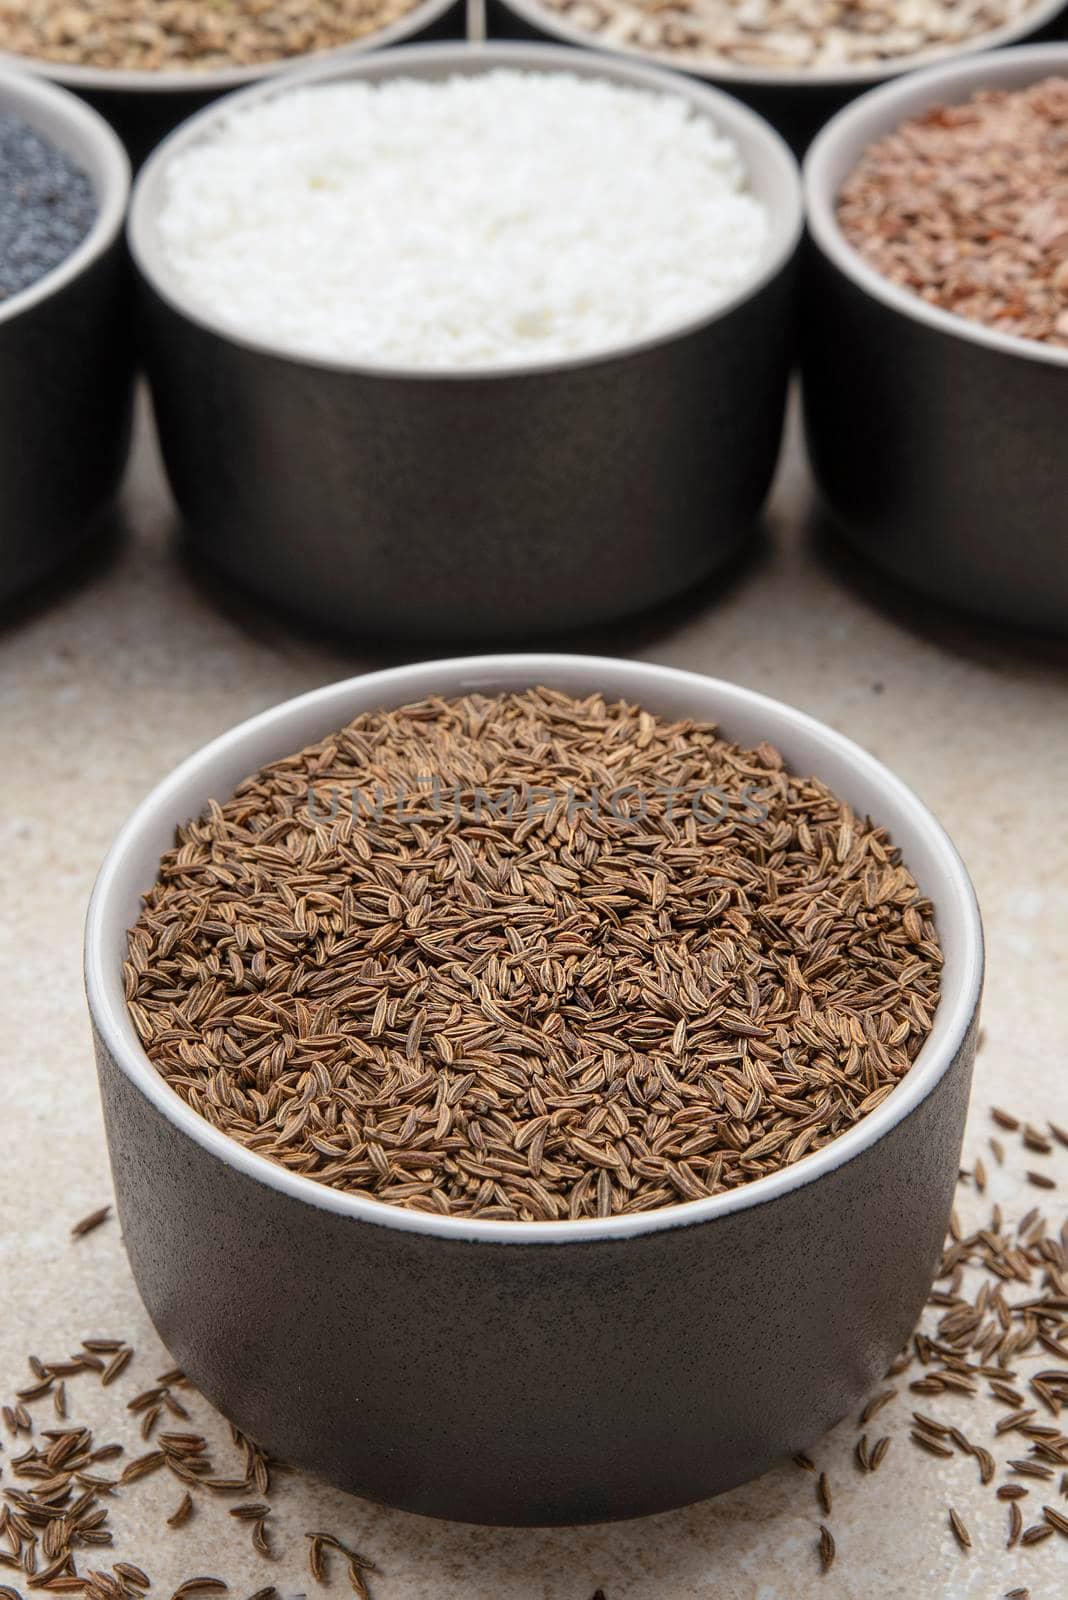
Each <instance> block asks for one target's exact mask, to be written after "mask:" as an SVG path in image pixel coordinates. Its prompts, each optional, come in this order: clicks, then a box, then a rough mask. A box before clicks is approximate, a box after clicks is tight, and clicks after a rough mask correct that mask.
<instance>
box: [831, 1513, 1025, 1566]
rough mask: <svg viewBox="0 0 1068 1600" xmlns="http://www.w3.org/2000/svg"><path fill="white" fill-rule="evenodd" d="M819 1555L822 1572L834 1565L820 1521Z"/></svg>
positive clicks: (832, 1542)
mask: <svg viewBox="0 0 1068 1600" xmlns="http://www.w3.org/2000/svg"><path fill="white" fill-rule="evenodd" d="M1052 1531H1053V1530H1052V1528H1051V1529H1050V1532H1051V1533H1052ZM819 1555H820V1571H821V1572H824V1573H826V1572H830V1570H831V1568H832V1567H833V1566H834V1557H835V1543H834V1536H833V1534H832V1533H831V1530H830V1528H828V1527H827V1526H826V1525H825V1524H824V1523H822V1522H821V1523H820V1542H819Z"/></svg>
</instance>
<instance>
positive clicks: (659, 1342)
mask: <svg viewBox="0 0 1068 1600" xmlns="http://www.w3.org/2000/svg"><path fill="white" fill-rule="evenodd" d="M974 1053H975V1035H974V1028H973V1029H971V1030H969V1033H968V1036H967V1038H966V1039H965V1041H964V1043H963V1044H962V1046H961V1049H960V1051H959V1052H958V1054H957V1056H956V1058H955V1060H954V1061H953V1063H952V1065H951V1066H950V1068H949V1070H948V1071H947V1072H946V1074H945V1076H944V1077H943V1079H942V1081H941V1083H940V1084H939V1085H938V1087H937V1088H936V1089H935V1091H934V1092H933V1093H932V1094H931V1095H930V1097H929V1098H928V1099H927V1100H925V1101H924V1103H923V1104H922V1105H921V1106H920V1107H919V1108H918V1109H917V1110H916V1111H915V1112H914V1113H913V1114H912V1116H911V1117H909V1118H908V1119H907V1120H906V1121H905V1122H902V1123H899V1124H898V1126H897V1127H896V1128H895V1129H894V1131H893V1133H892V1134H890V1135H889V1136H888V1137H887V1138H885V1139H883V1140H882V1141H881V1142H880V1143H879V1144H877V1145H875V1146H874V1147H873V1148H872V1149H870V1150H868V1151H867V1152H866V1153H865V1155H864V1157H863V1158H862V1159H861V1158H858V1159H856V1160H854V1161H852V1162H850V1163H849V1164H848V1165H846V1166H844V1167H840V1168H838V1169H837V1170H836V1171H835V1172H834V1173H833V1174H832V1175H831V1176H830V1177H828V1178H824V1179H821V1180H820V1181H819V1182H818V1183H810V1184H808V1185H806V1186H805V1187H804V1188H802V1189H799V1190H795V1191H794V1192H793V1193H792V1194H790V1195H788V1196H784V1197H783V1198H781V1199H779V1200H777V1201H772V1202H769V1203H767V1204H765V1205H759V1206H754V1207H752V1208H750V1209H749V1210H747V1211H743V1212H735V1213H734V1214H733V1215H729V1216H726V1217H723V1218H721V1219H719V1220H717V1221H714V1222H706V1223H703V1224H702V1223H695V1224H693V1225H691V1226H689V1227H675V1228H670V1229H667V1230H664V1231H662V1232H659V1233H651V1234H645V1235H639V1236H637V1237H635V1238H631V1239H622V1240H613V1241H608V1242H602V1241H596V1242H590V1243H575V1244H560V1245H555V1246H554V1245H548V1244H547V1245H528V1244H514V1245H506V1244H481V1243H462V1242H457V1241H453V1240H442V1239H438V1238H428V1237H426V1236H424V1235H421V1234H418V1233H400V1232H398V1231H397V1230H395V1229H392V1228H388V1227H377V1226H375V1225H374V1224H370V1223H364V1222H359V1221H355V1220H353V1219H352V1218H348V1217H339V1216H335V1215H333V1214H332V1213H331V1212H329V1211H325V1210H319V1209H317V1208H315V1207H313V1206H309V1205H306V1204H305V1203H304V1202H303V1201H301V1200H294V1199H292V1198H290V1197H288V1196H284V1195H280V1194H278V1193H276V1192H275V1191H274V1190H271V1189H267V1188H265V1187H264V1186H263V1185H261V1184H258V1183H256V1182H255V1181H253V1180H250V1179H248V1178H246V1177H243V1176H242V1175H241V1174H239V1173H236V1172H234V1171H233V1170H232V1168H230V1167H229V1166H228V1165H227V1164H226V1163H225V1162H224V1161H220V1160H218V1159H217V1158H216V1157H215V1156H213V1155H210V1154H209V1153H208V1152H206V1151H205V1150H203V1149H202V1148H200V1147H199V1146H198V1145H196V1144H194V1143H193V1142H192V1141H191V1140H190V1139H188V1138H187V1137H186V1136H185V1135H184V1134H183V1133H181V1132H179V1131H178V1130H177V1129H176V1128H174V1127H173V1126H172V1125H171V1124H170V1123H169V1122H166V1121H165V1120H164V1119H163V1118H161V1117H160V1116H159V1114H158V1113H157V1111H156V1110H155V1108H154V1107H153V1106H152V1105H150V1104H149V1102H148V1101H147V1100H146V1098H145V1097H144V1095H143V1094H142V1093H141V1092H140V1091H139V1090H138V1089H137V1088H136V1087H135V1086H134V1085H133V1084H132V1083H131V1082H130V1080H129V1079H128V1078H127V1077H126V1075H125V1074H124V1073H123V1072H122V1071H121V1070H120V1069H119V1067H117V1066H116V1064H115V1062H114V1060H113V1058H112V1056H111V1055H110V1053H109V1051H108V1049H107V1046H106V1045H105V1044H104V1043H103V1041H102V1040H101V1039H100V1037H99V1035H97V1062H98V1067H99V1073H100V1087H101V1093H102V1096H103V1103H104V1116H105V1119H106V1122H107V1127H108V1145H109V1149H110V1152H111V1164H112V1173H113V1176H114V1181H115V1194H116V1199H117V1203H118V1212H119V1219H120V1222H121V1224H122V1232H123V1238H124V1241H125V1244H126V1249H127V1251H128V1253H129V1257H130V1263H131V1266H132V1268H133V1273H134V1276H135V1278H136V1279H137V1284H138V1287H139V1289H140V1291H141V1295H142V1297H143V1299H144V1302H145V1305H146V1307H147V1308H148V1312H149V1315H150V1316H151V1318H152V1321H153V1322H154V1323H155V1325H156V1327H157V1328H158V1330H159V1333H160V1337H161V1338H162V1340H163V1342H164V1344H165V1345H166V1346H167V1348H168V1350H169V1351H170V1352H171V1354H172V1355H173V1356H174V1358H175V1360H176V1362H177V1363H178V1364H179V1365H180V1366H181V1367H182V1368H183V1370H184V1371H186V1372H188V1373H190V1374H191V1375H192V1376H193V1378H194V1380H195V1382H196V1385H197V1387H198V1389H200V1390H201V1391H202V1392H203V1393H204V1394H205V1395H206V1396H207V1397H208V1399H209V1400H211V1401H212V1402H213V1403H214V1404H216V1405H218V1406H219V1407H220V1409H221V1410H222V1411H223V1412H224V1413H225V1415H226V1416H227V1417H228V1418H229V1419H230V1420H231V1421H232V1422H236V1424H237V1425H238V1427H239V1428H241V1429H242V1430H243V1431H244V1432H246V1433H248V1434H249V1435H250V1437H252V1438H253V1439H256V1440H258V1441H259V1442H260V1443H261V1444H262V1445H264V1446H265V1447H266V1448H267V1449H268V1450H270V1451H271V1453H272V1454H275V1455H277V1456H279V1457H280V1458H281V1459H283V1460H287V1461H295V1462H297V1463H299V1464H301V1465H303V1466H307V1467H310V1468H311V1469H313V1470H314V1471H315V1472H317V1473H319V1474H320V1475H321V1476H323V1477H325V1478H326V1479H328V1480H329V1481H330V1482H331V1483H334V1484H336V1485H338V1486H339V1487H341V1488H344V1489H348V1490H351V1491H352V1492H353V1493H354V1494H359V1495H363V1496H364V1497H365V1498H367V1499H372V1500H381V1501H384V1502H385V1503H386V1504H388V1505H392V1506H397V1507H399V1508H401V1509H402V1510H405V1511H418V1512H422V1513H425V1514H426V1515H429V1516H436V1517H448V1518H451V1519H455V1520H458V1521H463V1522H488V1523H508V1524H523V1523H578V1522H600V1521H606V1520H609V1519H612V1518H619V1517H636V1516H644V1515H646V1514H647V1513H650V1512H655V1511H665V1510H668V1509H670V1508H672V1507H674V1506H680V1505H686V1504H689V1503H690V1502H691V1501H694V1500H699V1499H703V1498H705V1497H706V1496H708V1495H713V1494H718V1493H720V1491H722V1490H724V1489H730V1488H732V1487H733V1486H734V1485H735V1484H738V1483H742V1482H744V1481H745V1480H746V1479H748V1478H753V1477H756V1476H757V1475H758V1474H759V1473H761V1472H764V1471H766V1470H767V1469H768V1468H769V1467H771V1466H773V1465H774V1464H775V1463H776V1462H777V1461H780V1460H782V1459H783V1458H784V1457H785V1456H787V1455H789V1454H790V1453H792V1452H795V1451H798V1450H801V1449H803V1448H804V1447H805V1446H806V1445H809V1444H811V1443H812V1441H813V1440H814V1439H815V1438H817V1437H818V1436H819V1435H820V1434H822V1433H823V1432H825V1431H826V1429H828V1428H829V1427H830V1426H831V1425H832V1424H833V1423H835V1422H837V1421H838V1419H839V1418H840V1417H842V1416H844V1415H845V1414H846V1413H847V1412H848V1411H850V1410H854V1409H856V1407H857V1406H858V1404H860V1403H861V1402H862V1400H863V1397H864V1396H865V1395H867V1394H869V1393H870V1391H871V1390H872V1388H873V1386H874V1385H875V1384H877V1383H878V1381H879V1379H880V1378H881V1377H882V1376H883V1374H884V1373H885V1371H886V1368H887V1366H888V1365H889V1363H890V1362H891V1360H892V1359H893V1357H894V1356H895V1354H896V1353H897V1352H898V1351H899V1350H900V1348H901V1346H902V1344H903V1343H904V1342H905V1340H906V1339H907V1338H908V1336H909V1334H910V1333H911V1331H912V1329H913V1328H914V1327H915V1325H916V1322H917V1320H918V1319H919V1315H920V1312H921V1310H922V1308H923V1305H924V1302H925V1300H926V1298H927V1295H928V1293H929V1291H930V1286H931V1281H932V1279H933V1277H934V1274H935V1270H936V1265H937V1263H938V1261H939V1258H940V1255H941V1251H942V1245H943V1240H944V1237H945V1228H946V1223H947V1220H948V1216H949V1211H950V1207H951V1205H952V1201H953V1191H954V1186H955V1183H956V1176H957V1166H958V1162H959V1156H960V1147H961V1139H962V1135H963V1130H964V1118H965V1113H966V1110H967V1105H968V1090H969V1084H970V1081H971V1073H972V1061H973V1058H974ZM519 1226H521V1224H520V1225H519ZM844 1308H847V1309H844Z"/></svg>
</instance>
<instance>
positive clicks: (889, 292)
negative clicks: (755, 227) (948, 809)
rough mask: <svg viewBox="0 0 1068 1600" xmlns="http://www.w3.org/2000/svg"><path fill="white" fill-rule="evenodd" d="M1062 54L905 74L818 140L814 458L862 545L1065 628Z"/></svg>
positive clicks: (956, 600)
mask: <svg viewBox="0 0 1068 1600" xmlns="http://www.w3.org/2000/svg"><path fill="white" fill-rule="evenodd" d="M1066 173H1068V44H1048V45H1033V46H1029V47H1027V48H1022V49H1016V50H1006V51H1001V52H997V53H996V54H991V55H989V56H981V57H976V58H975V59H974V60H970V61H960V62H954V63H952V64H945V65H941V66H938V67H932V68H931V69H930V70H929V71H926V72H923V73H918V74H916V75H914V76H913V77H910V78H908V79H905V80H903V81H902V82H900V83H898V84H893V85H887V86H885V87H883V88H881V89H878V90H875V91H873V92H872V93H871V94H870V95H866V96H864V98H863V99H862V100H859V101H857V102H856V103H855V104H854V105H852V106H850V107H848V108H847V109H846V110H845V111H844V112H842V113H840V115H839V116H838V117H837V118H835V120H834V121H833V122H831V123H830V125H829V126H828V127H827V128H826V129H825V131H824V132H823V134H821V136H820V137H819V139H818V140H817V141H816V143H815V144H814V145H813V147H812V150H811V151H810V153H809V156H808V159H807V163H806V169H805V188H806V202H807V215H808V226H809V233H810V239H811V248H810V251H809V254H808V259H807V274H806V280H805V291H804V292H805V296H806V304H805V315H804V319H803V328H804V337H803V351H802V367H803V377H804V408H805V427H806V433H807V438H808V445H809V452H810V455H811V458H812V462H813V466H814V469H815V473H816V477H817V480H818V482H819V485H820V488H821V491H822V494H823V498H824V500H825V502H826V504H827V507H828V508H829V511H830V514H831V516H832V517H833V519H834V522H835V523H836V525H837V526H838V527H839V528H840V529H841V531H842V532H843V533H844V534H845V536H846V537H847V538H848V539H849V540H850V542H851V543H853V544H854V545H855V546H856V547H857V548H858V549H859V550H860V551H861V553H862V554H863V555H865V556H866V557H867V558H869V559H870V560H871V561H872V562H873V563H875V564H876V565H878V566H879V567H881V568H883V569H884V570H886V571H888V572H889V573H890V574H891V575H892V576H894V577H895V578H898V579H900V580H902V581H903V582H904V583H906V584H908V585H910V586H911V587H913V588H915V589H917V590H920V591H922V592H923V593H925V594H927V595H929V596H931V597H932V598H934V599H936V600H938V601H940V602H942V603H944V604H946V605H948V606H951V607H954V608H959V609H961V610H964V611H969V612H972V613H975V614H978V615H980V616H983V617H988V618H991V619H994V620H996V621H999V622H1003V623H1007V624H1010V625H1013V626H1017V627H1023V628H1028V629H1038V630H1042V631H1045V632H1052V633H1061V634H1063V633H1064V632H1065V631H1068V520H1066V514H1065V508H1066V506H1068V456H1066V454H1065V450H1064V427H1063V418H1064V415H1065V408H1066V407H1068V271H1066V269H1065V260H1066V252H1068V185H1066Z"/></svg>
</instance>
